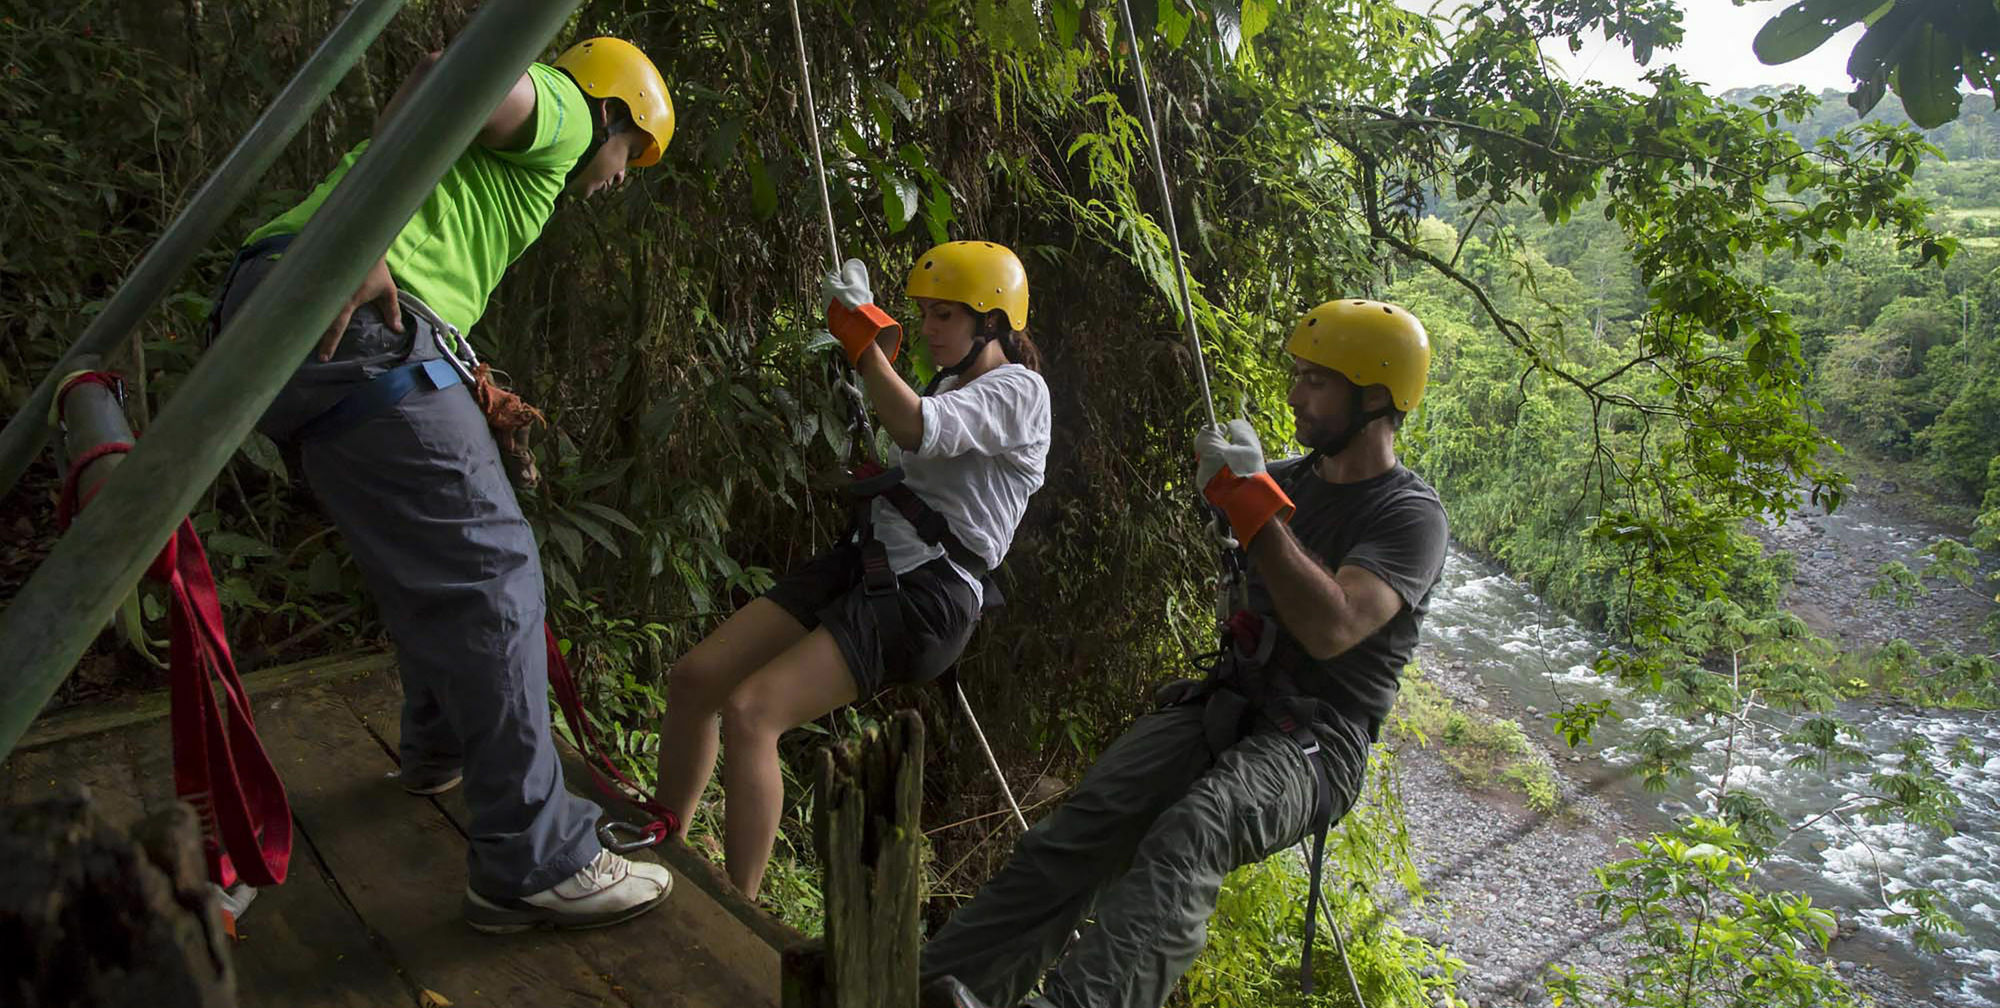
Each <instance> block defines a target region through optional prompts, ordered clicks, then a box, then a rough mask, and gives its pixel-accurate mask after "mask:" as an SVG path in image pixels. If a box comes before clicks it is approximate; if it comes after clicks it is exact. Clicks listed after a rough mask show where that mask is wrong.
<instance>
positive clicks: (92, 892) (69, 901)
mask: <svg viewBox="0 0 2000 1008" xmlns="http://www.w3.org/2000/svg"><path fill="white" fill-rule="evenodd" d="M213 892H214V890H213V888H212V887H211V886H210V885H209V884H208V876H207V872H206V871H205V870H204V869H203V867H202V859H201V833H200V829H199V827H198V826H197V824H196V821H195V814H194V811H193V810H192V809H190V808H189V807H188V806H186V805H184V804H181V803H178V802H176V803H175V804H174V806H173V807H172V808H168V809H163V810H161V811H159V812H156V813H154V814H153V815H151V816H149V817H147V818H146V819H145V820H144V821H142V822H140V823H139V824H138V825H137V826H135V827H133V830H132V835H131V836H126V835H124V834H123V833H121V832H120V831H118V830H116V829H113V828H112V827H111V826H109V825H107V824H106V823H105V822H104V820H103V819H102V818H100V817H99V816H98V814H97V810H96V806H95V805H94V804H93V803H92V801H91V799H90V794H89V792H88V791H87V790H85V789H83V788H78V789H76V793H74V794H72V795H68V796H65V797H60V798H51V799H47V800H45V801H40V802H36V803H33V804H29V805H15V806H9V807H6V808H0V948H5V949H8V950H9V951H8V954H7V955H6V956H5V957H4V959H5V961H6V962H8V963H12V964H13V965H11V966H0V991H5V992H7V1000H8V1003H9V1004H15V1005H20V1006H21V1008H72V1006H75V1008H82V1006H90V1008H127V1006H130V1008H234V1006H235V1005H236V975H235V969H234V967H233V966H232V964H231V962H230V957H229V948H228V942H227V939H226V937H225V936H224V933H223V928H222V917H221V912H220V908H219V906H218V905H217V903H216V900H215V898H214V896H213ZM17 999H18V1000H17Z"/></svg>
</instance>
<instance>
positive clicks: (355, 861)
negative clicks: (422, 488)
mask: <svg viewBox="0 0 2000 1008" xmlns="http://www.w3.org/2000/svg"><path fill="white" fill-rule="evenodd" d="M281 678H282V681H281ZM253 681H255V682H257V685H256V687H255V688H254V690H253V702H254V707H255V711H256V716H257V724H258V728H259V731H260V733H261V734H262V735H263V738H264V744H265V746H266V748H267V749H268V750H269V751H270V754H271V758H272V761H273V762H274V763H275V764H276V765H277V767H278V771H279V773H280V774H281V775H282V776H283V777H284V781H285V786H286V789H287V791H288V792H289V794H290V797H291V803H292V813H293V817H294V819H295V820H296V827H297V831H298V832H297V839H296V843H295V846H294V849H293V853H292V862H291V873H290V877H289V879H288V880H287V881H286V883H285V884H284V885H282V886H276V887H272V888H268V889H265V890H263V891H261V892H260V893H259V894H258V896H257V898H256V900H255V902H254V903H252V904H251V906H250V908H249V910H248V911H247V912H246V913H245V914H244V916H243V919H242V920H241V922H240V924H239V932H240V936H241V940H240V941H238V942H237V944H236V946H235V953H236V967H237V972H238V983H239V990H240V994H241V1003H242V1004H244V1005H246V1006H262V1005H272V1006H283V1008H313V1006H321V1005H325V1006H363V1005H366V1006H381V1005H397V1006H405V1005H415V1006H420V1008H437V1006H439V1005H440V1004H442V1003H444V1002H449V1003H450V1004H452V1005H458V1006H467V1008H470V1006H478V1005H495V1006H502V1005H504V1006H517V1005H518V1006H536V1008H542V1006H549V1008H565V1006H591V1005H606V1006H641V1005H643V1006H648V1008H652V1006H659V1008H672V1006H687V1008H710V1006H713V1008H758V1006H764V1005H776V1004H777V1003H778V998H779V983H780V981H779V953H778V951H777V948H778V946H779V945H780V944H783V943H785V941H787V940H788V934H787V932H785V931H783V930H782V929H778V928H777V927H776V926H775V925H773V924H770V923H767V921H768V919H765V921H759V920H758V919H757V918H756V917H755V915H754V911H752V910H751V909H750V908H748V906H747V904H743V903H742V901H741V900H740V899H738V900H733V901H732V899H731V896H732V895H733V894H731V893H728V892H721V891H718V890H717V889H716V887H715V880H714V878H713V877H712V876H713V875H714V874H715V873H714V872H713V869H711V868H709V867H708V866H707V865H706V864H705V863H699V862H698V861H696V860H695V859H694V858H693V855H691V854H690V853H688V852H686V851H683V850H676V851H672V852H669V856H668V858H667V863H668V864H669V866H670V867H672V868H673V869H674V870H675V876H676V880H675V886H674V892H673V895H672V896H671V897H669V898H668V900H667V902H666V904H665V905H664V906H662V907H660V908H659V909H657V910H655V911H653V912H652V913H650V914H647V915H646V916H644V917H641V918H639V919H638V920H635V921H632V922H629V923H626V924H623V925H619V926H617V927H611V928H605V929H601V930H596V931H580V932H560V933H558V932H533V933H528V934H522V935H509V936H489V935H482V934H479V933H477V932H474V931H473V930H472V929H471V928H469V927H467V926H466V925H465V922H464V921H463V919H461V917H460V911H459V901H460V897H461V894H462V893H463V892H464V890H465V877H466V873H465V823H466V815H465V808H464V805H463V803H462V800H461V799H460V798H459V797H458V796H457V794H456V793H455V792H454V793H451V794H447V795H444V796H442V797H440V798H436V799H430V798H416V797H411V796H409V795H407V794H404V793H403V791H402V790H401V789H400V788H399V787H397V786H396V784H395V783H394V782H393V781H391V780H388V779H386V778H385V775H386V774H388V773H389V772H390V771H392V770H394V769H395V767H396V763H395V759H394V757H393V755H392V754H393V753H394V752H395V748H396V728H397V711H398V709H399V706H400V703H401V693H400V689H399V686H398V685H397V682H396V680H395V676H394V673H393V671H391V670H389V669H388V667H387V663H386V662H384V661H381V660H373V661H363V662H354V661H350V662H348V663H346V664H341V663H326V665H325V667H323V668H317V669H314V668H304V667H297V668H294V669H291V670H287V671H286V675H285V676H284V677H277V676H270V677H264V678H263V679H262V680H255V679H254V677H253ZM155 706H158V705H155ZM162 711H163V708H162V710H152V709H148V708H147V705H146V703H143V702H142V703H138V704H133V705H128V707H127V708H120V709H118V710H110V711H106V710H96V711H91V712H87V713H83V714H73V715H68V716H65V717H59V718H56V719H53V720H52V721H51V722H47V723H44V724H41V725H38V726H37V729H36V730H35V732H33V733H32V734H31V735H30V736H29V737H28V738H27V739H26V740H25V741H24V744H23V746H22V748H20V749H19V750H17V751H16V752H15V753H14V755H13V756H12V757H11V758H9V759H8V760H7V762H6V763H5V764H4V765H0V771H3V772H0V783H4V786H5V788H6V790H5V792H4V797H5V799H6V800H8V801H11V802H22V801H32V800H35V799H37V798H41V797H44V796H47V795H50V794H53V793H56V792H58V791H60V790H62V789H65V788H67V787H69V786H71V785H72V784H74V783H80V784H83V785H85V786H87V787H88V788H90V790H91V793H92V794H93V796H94V797H95V798H96V799H97V802H98V806H99V809H100V810H101V812H102V813H103V815H104V816H105V817H106V818H107V819H109V820H110V821H112V822H113V823H115V824H117V825H120V826H129V825H130V824H131V823H133V822H136V821H137V820H138V819H139V818H140V816H141V815H143V814H144V813H145V811H146V810H148V809H149V808H151V807H154V806H156V805H158V804H159V803H163V802H168V801H171V800H172V798H173V785H172V777H171V766H172V759H171V755H170V751H169V745H168V736H167V726H166V721H165V720H164V718H162V717H160V716H158V715H159V714H160V713H161V712H162ZM571 766H572V767H573V766H574V764H571ZM570 786H571V788H572V789H573V790H579V791H581V790H582V788H583V787H584V785H582V784H581V783H580V779H579V778H577V777H576V775H575V774H574V773H572V775H571V782H570ZM641 856H650V855H641ZM432 995H435V998H433V997H431V996H432Z"/></svg>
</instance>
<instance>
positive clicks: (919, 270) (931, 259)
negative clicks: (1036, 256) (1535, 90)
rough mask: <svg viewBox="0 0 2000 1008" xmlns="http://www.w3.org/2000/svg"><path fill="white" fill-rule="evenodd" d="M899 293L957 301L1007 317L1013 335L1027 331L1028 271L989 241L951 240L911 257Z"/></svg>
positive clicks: (975, 309) (999, 246) (1010, 254)
mask: <svg viewBox="0 0 2000 1008" xmlns="http://www.w3.org/2000/svg"><path fill="white" fill-rule="evenodd" d="M904 291H905V293H907V294H909V295H910V296H911V297H927V298H938V299H940V300H944V301H962V302H964V303H966V304H968V305H971V306H972V310H973V311H976V312H982V313H984V312H989V311H992V310H993V309H995V308H998V309H1000V310H1001V311H1003V312H1006V313H1007V324H1008V325H1009V326H1011V327H1012V328H1013V330H1014V331H1015V332H1020V331H1021V330H1023V329H1026V328H1028V271H1027V269H1025V268H1024V267H1022V265H1021V260H1020V259H1018V258H1016V257H1015V255H1014V253H1013V251H1012V250H1010V249H1008V248H1007V246H1005V245H996V244H994V243H992V242H989V241H955V242H945V243H944V244H943V245H939V246H938V247H936V248H934V249H931V250H930V251H929V252H926V253H924V254H923V255H921V256H919V257H917V264H916V265H914V266H912V267H910V280H909V283H908V284H906V285H904Z"/></svg>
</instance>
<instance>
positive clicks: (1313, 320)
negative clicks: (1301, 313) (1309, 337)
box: [1306, 318, 1319, 329]
mask: <svg viewBox="0 0 2000 1008" xmlns="http://www.w3.org/2000/svg"><path fill="white" fill-rule="evenodd" d="M1318 324H1319V319H1317V318H1309V319H1307V320H1306V327H1307V328H1308V329H1310V328H1312V327H1313V326H1316V325H1318Z"/></svg>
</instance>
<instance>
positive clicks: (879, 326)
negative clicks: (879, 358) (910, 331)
mask: <svg viewBox="0 0 2000 1008" xmlns="http://www.w3.org/2000/svg"><path fill="white" fill-rule="evenodd" d="M826 328H827V331H828V332H831V333H833V338H834V339H837V340H839V341H840V347H841V349H842V350H845V351H846V352H847V363H849V364H859V363H861V355H862V354H863V353H866V352H867V350H868V344H870V343H880V344H882V353H883V354H884V355H885V356H887V357H888V358H889V360H890V362H891V363H894V362H895V360H896V352H897V351H898V350H901V349H902V347H903V326H902V324H901V323H899V322H897V321H896V320H895V319H892V318H890V317H889V313H888V312H885V311H883V310H882V309H880V308H877V307H875V306H874V305H873V304H863V305H861V306H860V307H858V308H849V307H847V306H846V305H844V304H841V303H840V302H839V301H829V302H827V305H826Z"/></svg>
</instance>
